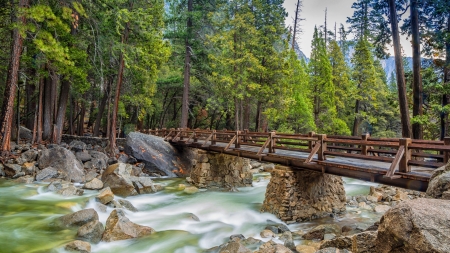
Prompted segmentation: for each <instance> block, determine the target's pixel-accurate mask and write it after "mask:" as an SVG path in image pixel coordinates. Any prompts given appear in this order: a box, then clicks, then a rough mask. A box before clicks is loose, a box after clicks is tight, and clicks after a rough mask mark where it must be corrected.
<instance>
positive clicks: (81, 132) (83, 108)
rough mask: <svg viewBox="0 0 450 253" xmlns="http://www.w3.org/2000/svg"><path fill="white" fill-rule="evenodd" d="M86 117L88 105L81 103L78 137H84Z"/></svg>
mask: <svg viewBox="0 0 450 253" xmlns="http://www.w3.org/2000/svg"><path fill="white" fill-rule="evenodd" d="M85 116H86V103H85V102H84V101H83V102H82V103H81V111H80V117H79V118H78V129H77V134H78V136H83V135H84V118H85Z"/></svg>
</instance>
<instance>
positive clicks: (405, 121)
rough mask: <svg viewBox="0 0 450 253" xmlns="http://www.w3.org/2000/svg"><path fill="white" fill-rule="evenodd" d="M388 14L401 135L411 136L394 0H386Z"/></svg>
mask: <svg viewBox="0 0 450 253" xmlns="http://www.w3.org/2000/svg"><path fill="white" fill-rule="evenodd" d="M388 2H389V14H390V20H391V30H392V40H393V42H394V53H395V68H396V72H397V88H398V100H399V104H400V115H401V124H402V136H403V137H404V138H411V137H412V133H411V132H412V131H411V123H410V120H409V110H408V100H407V98H406V85H405V73H404V71H403V59H402V54H401V48H400V36H399V33H398V22H397V12H396V8H395V0H388Z"/></svg>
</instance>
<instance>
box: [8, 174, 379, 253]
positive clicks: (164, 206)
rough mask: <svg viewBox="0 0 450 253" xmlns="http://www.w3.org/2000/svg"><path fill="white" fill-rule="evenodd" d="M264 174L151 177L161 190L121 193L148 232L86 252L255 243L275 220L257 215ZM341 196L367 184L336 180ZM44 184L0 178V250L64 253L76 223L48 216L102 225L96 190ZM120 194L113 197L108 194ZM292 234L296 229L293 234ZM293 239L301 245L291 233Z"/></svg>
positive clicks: (362, 217) (339, 219) (363, 221)
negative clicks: (206, 180) (207, 183)
mask: <svg viewBox="0 0 450 253" xmlns="http://www.w3.org/2000/svg"><path fill="white" fill-rule="evenodd" d="M269 179H270V174H268V173H261V174H256V175H255V177H254V182H253V187H246V188H238V190H239V191H238V192H224V191H221V190H219V189H217V190H200V192H198V193H195V194H187V193H184V192H183V191H182V190H181V188H179V185H180V184H185V181H184V179H180V178H176V179H173V178H157V179H154V181H156V182H157V183H161V184H163V185H164V186H165V189H164V190H163V191H161V192H158V193H155V194H145V195H139V196H133V197H128V198H126V199H127V200H128V201H130V202H131V203H132V204H133V205H134V206H135V207H136V208H137V209H138V210H139V211H138V212H131V211H128V210H125V213H126V216H127V217H128V218H129V219H130V220H131V221H132V222H134V223H137V224H140V225H145V226H149V227H152V228H154V229H155V230H156V231H157V233H156V234H154V235H151V236H149V237H145V238H141V239H135V240H125V241H117V242H108V243H106V242H100V243H99V244H93V245H92V252H105V253H106V252H133V253H139V252H149V253H150V252H151V253H154V252H158V253H166V252H167V253H191V252H192V253H197V252H203V251H204V250H205V249H209V248H212V247H214V246H218V245H220V244H222V243H224V242H226V241H227V240H228V238H229V236H230V235H233V234H242V235H244V236H245V237H254V238H256V239H260V240H263V241H268V240H269V239H267V238H261V237H260V235H259V234H260V232H261V231H262V230H263V229H264V228H265V227H266V226H267V224H268V223H273V222H276V223H282V221H280V220H279V219H278V218H276V217H275V216H274V215H272V214H268V213H260V212H259V210H260V208H261V205H262V202H263V200H264V195H265V190H266V187H267V184H268V183H269ZM344 181H345V185H344V186H345V189H346V193H347V195H348V196H355V195H363V194H368V193H369V187H370V186H371V185H375V184H372V183H368V182H363V181H359V180H355V179H349V178H344ZM46 185H47V184H45V183H44V184H14V183H12V182H11V181H7V180H2V179H0V200H1V201H0V242H1V246H0V252H5V253H6V252H8V253H13V252H20V253H26V252H30V253H31V252H65V251H64V250H63V246H64V245H65V244H66V243H68V242H70V241H73V240H74V239H75V236H76V229H63V230H61V229H60V228H57V227H54V226H52V221H53V220H54V219H55V218H57V217H59V216H61V215H65V214H69V213H72V212H75V211H79V210H82V209H85V208H94V209H96V210H97V212H98V214H99V219H100V222H102V223H103V224H105V222H106V220H107V218H108V216H109V213H110V212H111V211H112V210H113V209H112V208H109V207H108V209H107V212H101V211H100V210H99V209H98V208H97V206H96V203H95V196H96V194H97V191H90V190H85V192H84V194H83V196H80V197H63V196H60V195H57V194H55V193H52V192H46V191H45V186H46ZM116 199H120V197H116ZM380 217H381V214H377V213H374V212H372V211H361V210H359V209H356V208H355V209H352V208H347V212H346V213H345V214H344V215H342V216H336V217H328V218H322V219H318V220H314V221H310V222H303V223H293V224H288V226H289V228H290V230H291V231H293V232H295V231H307V230H308V229H309V228H312V227H314V226H317V225H319V224H339V225H340V226H344V225H357V226H359V227H362V228H364V227H368V226H369V225H371V224H373V223H374V222H375V221H377V220H379V219H380ZM294 235H296V233H294ZM294 239H295V243H296V244H306V243H308V242H307V241H304V240H301V239H300V237H299V236H294Z"/></svg>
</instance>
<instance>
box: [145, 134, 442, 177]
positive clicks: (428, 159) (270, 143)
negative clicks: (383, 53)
mask: <svg viewBox="0 0 450 253" xmlns="http://www.w3.org/2000/svg"><path fill="white" fill-rule="evenodd" d="M147 132H148V133H149V134H152V135H156V136H161V137H164V139H165V140H167V141H170V142H177V143H185V144H196V145H200V146H202V147H208V146H216V145H218V144H219V143H222V146H223V151H228V150H234V151H239V152H252V153H256V155H258V156H266V155H271V154H272V155H274V154H275V153H276V150H287V151H292V152H303V153H307V154H308V156H307V158H306V159H304V162H305V163H310V162H314V161H325V160H326V158H327V157H343V158H354V159H363V160H370V161H375V162H384V163H390V168H389V171H388V172H387V174H386V177H390V178H396V177H398V175H394V174H395V172H396V170H397V168H398V172H399V173H408V172H411V166H420V167H427V168H438V167H440V166H442V165H444V164H445V163H447V162H448V161H449V157H450V138H445V140H444V141H431V140H412V139H409V138H374V137H370V136H369V135H361V136H336V135H328V136H327V135H325V134H316V133H314V132H310V133H308V134H285V133H276V132H265V133H262V132H250V131H248V130H244V131H229V130H200V129H180V128H179V129H173V128H172V129H160V130H158V129H155V130H148V131H147ZM243 146H246V148H242V147H243ZM248 147H253V149H251V148H248Z"/></svg>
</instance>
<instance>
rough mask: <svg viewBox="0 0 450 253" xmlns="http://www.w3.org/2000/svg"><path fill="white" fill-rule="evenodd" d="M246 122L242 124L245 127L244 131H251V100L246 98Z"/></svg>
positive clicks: (244, 114)
mask: <svg viewBox="0 0 450 253" xmlns="http://www.w3.org/2000/svg"><path fill="white" fill-rule="evenodd" d="M244 102H245V104H244V113H243V116H244V120H243V122H242V124H243V127H242V129H250V98H249V97H246V98H245V100H244Z"/></svg>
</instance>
